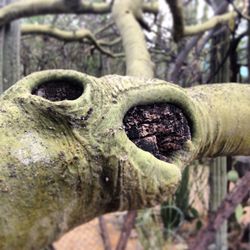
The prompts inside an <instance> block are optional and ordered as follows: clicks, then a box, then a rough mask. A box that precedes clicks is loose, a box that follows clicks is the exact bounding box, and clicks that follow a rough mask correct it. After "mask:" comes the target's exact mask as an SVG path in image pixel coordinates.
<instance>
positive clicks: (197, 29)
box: [184, 11, 237, 36]
mask: <svg viewBox="0 0 250 250" xmlns="http://www.w3.org/2000/svg"><path fill="white" fill-rule="evenodd" d="M236 16H237V13H236V12H234V11H231V12H228V13H226V14H223V15H218V16H214V17H212V18H211V19H210V20H208V21H206V22H204V23H201V24H197V25H190V26H186V27H184V35H185V36H193V35H196V34H199V33H202V32H205V31H208V30H210V29H212V28H215V27H216V26H217V25H219V24H224V23H227V22H229V20H230V19H234V18H235V17H236Z"/></svg>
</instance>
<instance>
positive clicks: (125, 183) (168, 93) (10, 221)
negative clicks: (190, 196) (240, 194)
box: [0, 70, 250, 250]
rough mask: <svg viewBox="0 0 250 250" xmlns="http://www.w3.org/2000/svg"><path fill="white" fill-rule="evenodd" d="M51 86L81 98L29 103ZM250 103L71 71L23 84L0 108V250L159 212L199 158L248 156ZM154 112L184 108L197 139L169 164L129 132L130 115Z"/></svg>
mask: <svg viewBox="0 0 250 250" xmlns="http://www.w3.org/2000/svg"><path fill="white" fill-rule="evenodd" d="M47 81H56V84H57V85H58V86H60V82H64V81H70V82H72V83H75V84H77V86H82V87H83V88H84V91H83V93H82V94H81V95H80V96H79V97H78V98H76V99H75V100H64V101H49V100H47V99H45V98H42V97H40V96H36V95H32V94H31V93H32V91H34V89H35V88H36V87H37V86H39V85H40V84H42V83H45V82H47ZM249 96H250V87H249V86H248V85H244V84H227V85H219V84H218V85H212V86H202V87H194V88H190V89H186V90H185V89H182V88H180V87H178V86H176V85H174V84H170V83H167V82H164V81H161V80H156V79H155V80H144V79H142V78H136V77H122V76H115V75H112V76H106V77H102V78H99V79H98V78H94V77H90V76H87V75H84V74H81V73H78V72H75V71H67V70H65V71H64V70H56V71H45V72H39V73H34V74H32V75H30V76H28V77H26V78H24V79H22V80H21V81H19V82H18V83H17V84H16V85H14V86H13V87H12V88H10V89H9V90H8V91H6V92H5V93H4V94H3V95H2V97H1V99H0V107H1V108H0V158H1V162H0V249H25V250H26V249H40V248H41V247H44V246H46V245H48V244H49V243H51V242H53V240H55V239H56V238H58V237H59V236H60V235H62V234H63V233H64V232H66V231H68V230H69V229H71V228H73V227H74V226H77V225H79V224H81V223H83V222H86V221H88V220H90V219H92V218H94V217H95V216H98V215H100V214H103V213H106V212H109V211H117V210H126V209H137V208H143V207H146V206H153V205H155V204H157V203H159V202H162V201H163V200H166V199H167V198H168V197H169V196H170V195H172V194H173V193H174V192H175V190H176V187H177V186H178V183H179V181H180V178H181V169H182V168H183V167H184V166H185V165H186V164H187V163H189V162H190V161H192V160H193V159H195V158H197V157H198V156H203V155H205V156H211V157H212V156H215V155H229V154H231V155H232V154H245V155H249V154H250V131H249V122H250V103H249V102H250V100H249ZM222 97H223V98H222ZM156 102H166V103H172V104H175V105H176V106H178V107H180V108H181V109H182V110H183V112H184V114H185V115H186V117H187V118H188V120H189V122H190V126H191V129H192V140H191V141H187V142H186V143H185V146H184V148H183V150H181V151H178V152H177V153H176V154H175V156H174V158H173V161H172V162H171V163H166V162H163V161H161V160H158V159H156V158H155V157H154V156H153V155H152V154H150V153H148V152H146V151H143V150H142V149H139V148H138V147H136V145H135V144H134V143H132V142H131V141H130V140H129V139H128V137H127V136H126V133H125V131H124V128H123V117H124V115H125V114H126V112H127V111H128V110H129V109H130V108H131V107H133V106H136V105H140V104H149V103H156Z"/></svg>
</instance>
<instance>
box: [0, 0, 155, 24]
mask: <svg viewBox="0 0 250 250" xmlns="http://www.w3.org/2000/svg"><path fill="white" fill-rule="evenodd" d="M73 7H74V8H69V7H68V4H66V3H65V1H61V0H22V1H16V2H14V3H11V4H9V5H7V6H5V7H3V8H1V9H0V26H2V25H3V24H6V23H8V22H11V21H13V20H15V19H18V18H22V17H30V16H35V15H45V14H69V13H76V14H107V13H110V12H111V5H110V4H108V3H105V2H102V3H101V2H100V3H92V2H86V1H84V0H81V1H79V2H78V3H77V5H74V6H73ZM143 10H144V11H145V12H149V13H154V14H155V13H158V4H157V3H156V2H154V3H150V4H144V5H143Z"/></svg>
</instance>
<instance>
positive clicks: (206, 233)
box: [189, 172, 250, 250]
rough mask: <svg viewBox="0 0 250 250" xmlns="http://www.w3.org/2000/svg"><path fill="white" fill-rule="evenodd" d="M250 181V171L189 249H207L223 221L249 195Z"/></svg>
mask: <svg viewBox="0 0 250 250" xmlns="http://www.w3.org/2000/svg"><path fill="white" fill-rule="evenodd" d="M249 183H250V172H247V173H246V175H245V176H243V177H242V179H241V180H240V182H239V183H238V185H236V187H235V188H234V189H233V191H232V192H231V193H229V194H228V195H227V197H226V198H225V199H224V201H223V202H222V204H221V205H220V206H219V208H218V209H217V211H216V213H215V214H211V215H210V216H209V219H208V224H207V226H206V227H204V228H203V229H202V230H201V231H200V232H199V234H198V235H197V236H196V239H195V240H194V242H192V243H191V244H190V246H189V249H192V250H202V249H207V246H208V245H209V244H211V243H212V242H213V241H214V238H215V234H216V231H217V230H218V229H219V228H220V226H221V225H222V223H223V222H224V221H225V220H227V219H228V218H229V217H230V215H231V214H232V213H233V212H234V210H235V208H236V206H237V205H238V204H240V203H241V202H242V200H243V199H244V198H245V197H246V196H247V195H249V192H250V185H249Z"/></svg>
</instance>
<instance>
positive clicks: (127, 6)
mask: <svg viewBox="0 0 250 250" xmlns="http://www.w3.org/2000/svg"><path fill="white" fill-rule="evenodd" d="M141 7H142V1H141V0H126V1H124V0H115V2H114V5H113V10H112V13H113V17H114V20H115V23H116V25H117V27H118V29H119V31H120V33H121V37H122V42H123V47H124V50H125V54H126V66H127V75H132V76H141V77H145V78H152V77H153V75H154V72H153V71H154V70H153V63H152V61H151V59H150V54H149V52H148V49H147V44H146V40H145V37H144V33H143V32H142V29H141V27H140V25H139V23H138V22H137V19H136V18H137V17H138V16H139V17H140V15H141Z"/></svg>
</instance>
